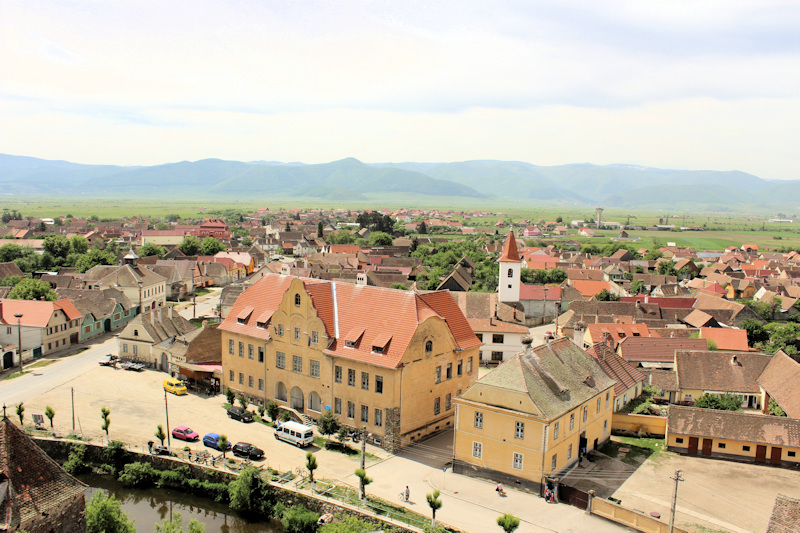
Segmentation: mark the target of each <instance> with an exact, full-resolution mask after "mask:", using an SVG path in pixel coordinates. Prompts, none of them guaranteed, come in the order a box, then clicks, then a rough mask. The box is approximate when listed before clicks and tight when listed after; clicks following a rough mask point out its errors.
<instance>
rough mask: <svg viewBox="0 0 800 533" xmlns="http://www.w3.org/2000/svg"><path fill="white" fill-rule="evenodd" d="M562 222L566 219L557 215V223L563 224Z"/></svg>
mask: <svg viewBox="0 0 800 533" xmlns="http://www.w3.org/2000/svg"><path fill="white" fill-rule="evenodd" d="M562 222H564V219H563V218H561V217H556V224H561V223H562Z"/></svg>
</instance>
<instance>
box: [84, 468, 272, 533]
mask: <svg viewBox="0 0 800 533" xmlns="http://www.w3.org/2000/svg"><path fill="white" fill-rule="evenodd" d="M78 479H80V480H81V481H83V482H84V483H86V484H87V485H89V487H87V489H86V505H87V506H88V505H89V500H91V499H92V496H93V495H94V494H95V493H96V492H97V491H105V492H110V493H111V494H113V495H114V496H115V497H116V498H117V499H118V500H119V501H120V502H122V510H123V511H125V512H126V513H128V517H129V518H132V519H134V520H135V521H136V531H137V532H141V533H145V532H146V533H149V532H151V531H154V530H155V525H156V524H158V523H160V522H161V521H163V520H164V519H165V518H169V517H170V516H172V515H174V513H180V514H181V517H182V518H183V526H184V528H186V526H187V525H188V524H189V520H191V519H192V518H195V519H197V520H199V521H200V522H202V523H203V524H204V525H205V528H206V533H216V532H218V531H219V532H220V533H281V532H283V525H282V524H281V523H280V522H279V521H277V520H272V521H270V522H249V521H247V520H245V519H244V518H242V517H241V516H239V515H238V514H236V513H235V512H234V511H231V509H230V508H229V507H228V506H227V505H226V504H224V503H217V502H215V501H214V500H212V499H207V498H201V497H199V496H195V495H193V494H187V493H185V492H181V491H177V490H171V489H155V488H154V489H144V490H141V489H128V488H125V487H123V486H122V485H121V484H120V483H118V482H117V481H115V480H114V479H113V478H112V477H111V476H100V475H96V474H86V475H81V476H79V478H78Z"/></svg>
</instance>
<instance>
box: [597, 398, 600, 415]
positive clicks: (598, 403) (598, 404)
mask: <svg viewBox="0 0 800 533" xmlns="http://www.w3.org/2000/svg"><path fill="white" fill-rule="evenodd" d="M597 412H598V413H599V412H600V398H598V399H597Z"/></svg>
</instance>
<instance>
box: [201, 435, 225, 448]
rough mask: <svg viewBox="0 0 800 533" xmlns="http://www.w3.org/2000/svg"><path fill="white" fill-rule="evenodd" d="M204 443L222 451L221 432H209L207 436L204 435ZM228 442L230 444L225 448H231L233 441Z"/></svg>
mask: <svg viewBox="0 0 800 533" xmlns="http://www.w3.org/2000/svg"><path fill="white" fill-rule="evenodd" d="M203 444H204V445H205V446H208V447H209V448H213V449H215V450H220V451H222V450H221V449H220V447H219V434H217V433H209V434H207V435H206V436H205V437H203ZM227 444H228V446H227V447H226V448H225V449H226V450H230V449H231V443H230V442H228V443H227Z"/></svg>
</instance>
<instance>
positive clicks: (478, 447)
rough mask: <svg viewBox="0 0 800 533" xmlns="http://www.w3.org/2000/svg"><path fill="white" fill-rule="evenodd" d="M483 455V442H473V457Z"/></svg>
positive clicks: (478, 457)
mask: <svg viewBox="0 0 800 533" xmlns="http://www.w3.org/2000/svg"><path fill="white" fill-rule="evenodd" d="M482 456H483V444H481V443H480V442H473V443H472V457H475V458H477V459H480V458H481V457H482Z"/></svg>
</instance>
